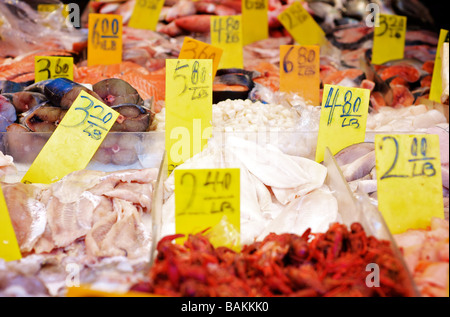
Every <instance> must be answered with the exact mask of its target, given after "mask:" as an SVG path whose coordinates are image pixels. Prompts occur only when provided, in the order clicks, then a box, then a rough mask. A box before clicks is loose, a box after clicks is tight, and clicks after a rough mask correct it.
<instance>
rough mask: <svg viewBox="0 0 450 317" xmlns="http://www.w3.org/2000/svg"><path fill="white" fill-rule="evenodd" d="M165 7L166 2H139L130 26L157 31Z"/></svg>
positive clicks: (151, 0) (141, 0)
mask: <svg viewBox="0 0 450 317" xmlns="http://www.w3.org/2000/svg"><path fill="white" fill-rule="evenodd" d="M163 5H164V0H137V1H136V4H135V5H134V9H133V13H132V14H131V18H130V22H129V23H128V26H129V27H132V28H136V29H147V30H152V31H156V25H157V24H158V19H159V14H160V12H161V9H162V7H163Z"/></svg>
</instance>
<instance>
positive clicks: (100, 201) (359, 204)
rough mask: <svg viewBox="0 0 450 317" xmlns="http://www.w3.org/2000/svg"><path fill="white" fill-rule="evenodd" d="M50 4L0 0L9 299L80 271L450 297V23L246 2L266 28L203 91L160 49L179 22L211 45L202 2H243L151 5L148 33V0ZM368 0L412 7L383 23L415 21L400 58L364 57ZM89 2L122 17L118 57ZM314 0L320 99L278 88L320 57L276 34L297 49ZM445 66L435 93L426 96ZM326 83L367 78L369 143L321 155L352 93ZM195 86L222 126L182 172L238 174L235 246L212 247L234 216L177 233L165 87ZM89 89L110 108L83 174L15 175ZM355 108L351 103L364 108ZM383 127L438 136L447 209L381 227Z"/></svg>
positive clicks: (142, 286) (166, 283) (96, 279)
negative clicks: (99, 51) (101, 59)
mask: <svg viewBox="0 0 450 317" xmlns="http://www.w3.org/2000/svg"><path fill="white" fill-rule="evenodd" d="M46 2H47V3H52V4H54V5H55V6H54V7H52V9H48V10H49V12H43V11H42V8H41V9H38V5H39V4H40V3H39V1H3V0H0V182H1V183H0V184H1V190H2V192H3V196H4V201H5V204H4V206H5V207H4V208H3V207H2V208H3V209H2V212H4V213H6V214H7V215H9V218H10V220H11V224H12V226H13V228H14V232H15V235H16V239H17V243H18V246H19V248H20V252H21V255H22V258H21V259H17V260H14V261H5V260H3V259H2V258H1V257H0V296H66V295H67V294H68V288H70V287H73V286H75V287H77V285H79V284H80V283H81V284H83V285H84V286H86V285H88V286H89V287H92V289H97V290H101V291H105V292H124V293H126V292H130V294H135V293H134V292H136V291H137V292H142V293H143V294H149V295H163V296H181V297H185V296H186V297H187V296H216V297H217V296H218V297H222V296H232V297H235V296H236V297H237V296H252V297H253V296H258V297H259V296H263V297H264V296H267V297H269V296H292V297H308V296H324V297H327V296H337V297H356V296H368V297H372V296H373V297H379V296H387V297H391V296H395V297H397V296H436V297H442V296H448V283H447V284H445V283H443V282H442V281H446V280H447V282H448V276H449V273H448V196H449V174H448V146H449V136H448V129H449V116H448V35H447V40H446V39H445V37H443V35H442V34H444V33H441V36H440V34H439V31H440V28H439V26H436V25H435V21H434V19H433V16H432V14H431V13H430V12H429V11H428V8H427V7H426V5H424V4H423V3H422V2H420V1H419V0H409V1H408V0H405V1H382V0H374V1H314V0H307V1H303V2H301V4H299V2H297V1H294V0H269V1H267V3H268V7H267V8H266V7H264V1H261V3H260V2H259V1H255V3H257V5H256V4H253V2H252V6H255V7H258V6H259V5H261V6H262V7H263V9H264V10H267V19H268V21H267V22H268V34H269V36H268V37H267V38H265V39H261V40H258V41H255V42H252V43H249V44H246V45H244V46H243V47H242V52H243V56H242V59H243V65H242V66H241V67H235V68H223V69H218V71H217V73H216V74H213V76H212V78H213V85H212V87H210V88H211V91H210V92H209V90H207V91H206V92H203V91H202V92H201V94H200V93H198V91H199V90H197V89H205V87H202V86H199V87H197V88H195V87H194V86H193V87H190V86H189V85H188V83H192V84H198V83H199V82H200V83H203V82H202V80H204V78H205V76H206V75H205V74H204V73H202V69H200V68H196V66H195V63H194V64H193V65H194V66H193V67H192V71H191V72H190V73H189V76H187V75H186V73H182V72H178V73H177V71H179V70H180V69H183V68H184V66H180V65H181V64H176V67H175V71H174V72H173V73H170V74H169V73H166V72H167V69H169V67H167V68H166V61H167V60H169V59H170V60H178V61H180V60H181V59H178V57H179V54H180V51H181V50H182V48H183V42H184V39H185V38H186V37H190V38H193V39H195V40H198V41H202V42H204V43H210V41H211V32H212V29H211V28H212V24H211V17H213V16H224V17H225V16H241V15H242V11H243V10H242V6H243V5H245V3H246V0H242V1H241V0H200V1H191V0H164V1H163V3H164V4H163V5H162V9H160V11H158V10H159V8H158V7H156V6H155V7H151V6H149V7H148V8H145V9H146V10H147V9H148V10H156V11H152V12H153V13H152V17H153V16H154V17H157V16H159V19H157V21H156V20H155V21H154V22H155V25H156V27H155V28H154V29H145V28H144V27H142V28H140V27H136V20H134V21H133V15H134V14H136V13H135V12H136V11H135V10H136V8H138V9H139V8H140V7H139V6H142V3H143V2H142V1H134V0H128V1H125V0H117V1H90V2H89V3H88V4H87V6H86V8H85V10H84V11H83V12H81V13H80V16H79V17H78V18H79V20H80V23H81V25H80V26H79V27H74V26H73V25H69V24H70V23H69V22H68V20H67V18H66V16H65V15H64V12H65V10H66V7H63V6H62V5H61V2H60V1H57V0H50V1H46ZM64 3H66V2H64ZM145 3H147V2H145ZM293 4H295V5H300V6H301V8H302V10H303V9H304V10H305V12H306V13H303V11H299V12H300V13H298V15H297V16H290V19H293V18H296V19H297V18H298V21H297V22H296V21H293V20H291V21H290V22H291V25H290V27H289V28H287V27H286V21H285V20H284V19H283V21H281V16H280V14H282V13H283V12H287V11H286V10H287V9H288V8H290V7H291V5H293ZM373 6H375V7H376V8H377V9H379V10H380V12H381V13H382V14H387V15H392V16H402V17H406V18H407V24H406V26H405V25H403V27H405V32H404V34H400V32H401V31H400V28H398V29H389V28H390V24H389V23H387V21H384V20H383V23H382V26H385V27H386V28H385V30H384V32H382V33H383V34H384V33H389V32H391V33H392V34H395V37H396V38H397V39H398V38H400V37H401V36H400V35H402V36H404V38H405V40H404V43H401V44H404V50H403V51H402V55H403V57H402V58H399V59H397V58H396V59H390V60H388V61H387V62H383V63H374V62H373V61H374V55H379V52H377V48H375V47H374V38H375V37H377V36H380V33H379V27H377V26H376V25H375V24H376V23H374V22H376V19H375V15H374V13H373V11H370V10H368V8H373ZM252 8H253V7H252ZM141 9H142V8H141ZM142 10H143V9H142ZM246 10H247V8H246ZM94 13H95V14H106V15H118V16H120V17H121V18H122V22H123V25H121V30H122V37H121V41H122V46H121V50H122V54H121V55H122V57H121V62H120V63H114V64H110V63H107V62H105V63H104V64H96V65H91V64H89V63H88V50H89V47H90V45H93V44H92V43H93V41H94V39H95V36H99V35H98V34H99V33H96V35H94V36H93V35H92V34H91V33H89V32H91V29H92V25H89V22H88V21H89V14H94ZM304 14H308V15H309V16H310V17H312V19H313V21H315V23H317V25H318V27H319V30H320V34H322V32H323V34H325V36H324V37H323V38H322V40H321V42H320V43H311V44H314V45H319V46H318V49H317V52H319V51H320V58H318V59H317V62H318V66H317V67H318V68H317V69H319V68H320V71H318V74H316V75H317V76H318V77H319V78H320V85H319V86H318V87H317V95H319V96H320V102H319V103H317V102H316V101H315V102H312V101H311V100H308V98H305V96H302V95H299V94H298V93H296V92H292V91H283V85H282V84H280V76H281V73H282V72H283V71H284V72H287V71H289V70H290V69H293V68H294V67H293V65H294V63H296V64H298V65H297V66H298V67H299V69H302V70H304V69H306V68H307V66H305V65H306V64H302V63H304V62H305V61H307V60H309V62H312V61H313V60H314V58H310V57H311V56H307V55H302V53H301V51H300V50H299V51H298V54H297V53H293V52H294V51H289V52H290V55H289V54H284V53H283V54H284V55H281V54H280V46H281V45H295V46H297V45H298V41H297V40H296V39H298V37H296V36H294V34H293V32H294V31H295V30H294V26H296V27H298V25H301V24H302V23H303V22H304V21H305V20H306V18H305V16H304ZM136 16H137V15H135V16H134V18H136ZM309 16H308V18H309ZM371 18H372V19H371ZM104 21H108V20H103V23H99V24H98V25H96V26H98V27H99V28H97V29H96V32H103V31H105V30H109V28H110V27H111V30H112V31H113V33H114V26H113V25H112V24H111V25H109V24H108V23H106V24H105V22H104ZM130 21H131V22H130ZM281 22H283V23H281ZM242 23H243V27H247V28H248V27H249V25H250V24H252V23H249V21H243V22H242ZM295 23H297V25H296V24H295ZM138 25H139V26H140V24H138ZM143 25H144V24H142V26H143ZM88 27H91V28H90V31H88ZM102 28H103V29H102ZM231 29H232V27H231V26H229V25H227V26H226V27H224V28H219V30H218V31H219V32H222V31H223V32H231V31H230V30H231ZM215 31H217V30H215ZM297 31H298V29H297ZM444 31H445V30H442V31H441V32H444ZM105 32H106V31H105ZM247 32H248V29H247ZM298 32H299V31H298ZM302 32H305V30H303V31H302ZM311 32H315V31H313V30H312V29H311ZM395 32H398V33H395ZM447 32H448V31H447ZM102 34H103V33H102ZM105 34H106V33H105ZM223 34H225V33H223ZM230 34H231V33H229V34H228V36H229V37H228V39H229V40H235V39H236V38H239V41H241V40H243V39H242V38H240V36H243V35H242V34H243V33H242V34H239V35H237V34H234V35H233V36H231V35H230ZM313 35H317V34H313ZM104 36H105V37H104V38H106V39H109V38H114V36H115V33H114V34H113V35H104ZM319 37H320V36H319ZM445 41H447V42H445ZM305 45H309V44H305ZM438 47H442V51H441V52H439V55H440V56H441V57H442V69H440V70H439V73H437V71H436V67H435V63H436V56H437V52H438ZM102 48H103V49H105V50H108V47H106V46H104V47H102ZM196 48H197V47H196V46H193V47H191V48H188V51H189V50H190V51H192V52H194V53H195V54H197V55H196V56H199V57H198V60H200V59H202V58H205V59H207V58H211V56H209V57H208V54H207V53H206V49H203V50H202V51H198V52H197V51H196ZM109 49H113V48H111V47H110V48H109ZM185 49H186V48H185ZM36 56H54V57H69V58H73V78H70V79H68V78H62V77H61V78H48V79H46V80H42V81H35V78H36V76H35V72H41V73H47V72H48V74H49V75H50V73H51V71H50V68H49V65H47V66H46V67H44V68H42V65H40V67H41V68H40V69H37V68H36V67H37V66H36V65H37V64H36V61H35V57H36ZM174 62H176V61H174ZM440 62H441V61H439V63H440ZM49 63H50V62H49ZM58 63H59V62H58ZM174 65H175V64H174ZM436 65H440V64H436ZM57 67H61V65H60V64H58V65H57ZM308 70H309V71H311V70H310V69H309V68H308ZM305 74H307V71H305V72H304V73H301V72H300V71H299V74H298V76H306V75H305ZM167 76H171V77H173V78H170V79H173V80H174V81H176V82H177V83H181V84H182V83H183V82H184V90H182V91H181V90H180V91H176V89H178V88H177V87H175V86H170V87H169V88H168V86H167V85H166V83H167V82H168V81H167V80H166V78H168V77H167ZM436 76H438V78H439V85H440V86H442V87H439V88H440V89H441V88H442V95H441V96H439V100H434V99H433V100H431V97H430V91H431V89H432V86H433V84H434V85H435V84H436V81H435V82H434V83H433V81H434V80H435V78H436ZM329 85H334V86H333V87H345V88H358V89H364V90H366V91H368V93H367V100H364V101H363V102H367V103H368V109H369V110H368V113H367V124H366V125H365V126H366V129H365V130H364V131H362V132H363V133H365V140H364V142H363V143H358V144H353V145H351V146H349V147H346V148H343V149H342V150H340V151H338V152H337V153H331V154H333V155H332V156H330V155H329V153H328V152H327V154H326V155H325V157H326V159H325V160H324V161H321V160H320V161H315V154H316V151H317V147H318V142H317V139H318V134H319V130H320V128H321V124H320V116H321V108H332V109H333V111H335V113H336V112H337V111H341V110H338V109H339V107H341V108H342V115H343V116H350V117H351V114H350V110H351V108H349V109H348V110H347V109H346V105H347V103H348V104H350V102H349V100H351V97H348V96H349V95H348V93H350V94H351V92H350V90H345V91H348V92H345V93H344V94H345V99H344V100H345V104H343V105H336V100H337V98H338V93H336V97H335V98H334V104H333V100H332V98H331V97H330V96H331V95H332V93H330V95H328V99H327V96H326V95H325V96H324V94H328V91H329V90H327V88H328V87H329ZM180 87H183V86H182V85H181V86H180ZM434 87H435V86H433V89H434ZM208 89H209V88H208ZM187 90H189V91H193V93H194V94H193V95H192V96H193V97H192V99H193V100H194V99H195V98H202V96H205V95H207V94H208V93H211V99H212V104H211V105H210V106H211V109H208V111H209V110H211V113H212V120H211V122H210V123H211V129H210V130H208V131H206V132H205V131H196V130H195V127H194V128H193V130H192V131H194V132H193V133H194V134H195V135H194V137H199V136H200V137H201V138H202V140H205V139H206V138H207V139H208V143H207V145H206V146H205V147H203V148H201V151H198V154H195V155H190V156H189V157H188V158H186V159H183V161H181V162H179V165H177V166H173V167H174V170H175V171H180V170H181V171H189V170H195V169H225V168H238V169H239V175H240V177H239V186H240V187H239V190H238V192H240V197H239V198H240V208H239V213H240V228H239V230H240V232H239V233H238V234H239V239H238V240H239V241H240V244H239V245H235V246H234V248H231V247H229V246H217V245H215V242H213V240H214V241H216V240H215V239H214V238H215V237H214V234H217V232H222V233H223V232H224V231H226V229H227V228H228V227H227V224H226V218H224V219H223V221H224V222H222V223H221V224H218V225H217V224H211V225H209V226H207V225H205V226H204V228H202V230H201V232H194V233H192V234H190V235H186V238H187V240H186V241H185V242H184V244H178V243H176V242H175V240H176V238H178V237H179V234H180V233H179V232H176V230H175V228H176V226H175V223H176V221H177V212H176V210H177V209H176V204H175V201H176V189H175V188H176V187H175V183H176V182H175V173H174V172H173V173H170V174H169V173H168V167H167V155H169V156H170V155H172V154H173V152H175V150H173V149H172V150H171V149H168V148H166V147H167V146H166V143H165V141H166V142H167V136H168V135H170V136H172V135H175V134H176V133H179V132H174V131H173V130H170V129H171V128H170V127H171V125H170V124H166V122H167V120H168V117H169V115H167V116H166V114H167V112H166V100H167V97H168V96H169V97H176V96H177V95H182V94H184V93H185V92H186V91H187ZM331 91H332V90H331ZM80 92H84V93H87V94H88V95H89V96H90V97H92V98H95V99H96V100H98V101H99V102H102V103H103V104H105V105H106V106H107V107H110V108H111V109H113V110H115V111H117V112H118V114H119V116H118V118H117V120H116V121H115V123H114V124H113V126H112V128H111V130H110V131H109V132H108V133H107V135H106V137H105V138H104V140H103V141H102V143H101V144H100V145H99V147H98V150H96V153H95V155H94V156H93V157H92V159H91V161H90V162H89V164H88V165H87V167H86V168H85V169H82V170H75V171H72V172H71V173H69V174H67V175H66V176H65V177H63V178H62V179H60V180H58V181H56V182H53V183H50V184H40V183H29V182H28V181H25V182H24V180H23V179H22V177H23V175H24V174H25V173H26V172H27V170H28V169H29V168H30V166H31V164H32V163H33V162H34V160H35V159H36V157H37V156H38V154H39V153H40V152H41V150H42V149H43V148H44V146H45V144H46V143H47V142H48V140H49V139H50V138H51V137H52V135H53V134H54V132H55V131H56V129H57V128H58V126H60V123H61V120H63V118H64V117H65V115H66V113H67V111H68V109H70V108H71V107H72V105H73V103H74V101H75V100H76V98H77V97H79V96H80ZM195 92H197V93H198V94H197V95H196V94H195ZM324 92H325V93H324ZM350 96H351V95H350ZM341 97H342V96H341ZM359 99H360V100H359V102H361V98H359ZM332 104H333V105H332ZM360 104H361V103H360ZM360 104H359V105H360ZM359 105H358V103H357V102H356V103H354V104H353V111H355V112H356V110H357V107H359ZM96 107H99V106H93V107H92V109H91V108H89V109H87V108H84V109H83V108H80V106H78V110H81V112H80V113H85V114H86V117H85V118H84V119H83V120H84V121H83V122H86V121H88V120H91V118H93V117H95V118H97V119H98V118H100V117H96V116H97V114H94V113H92V112H88V110H89V111H91V110H93V109H96ZM186 108H187V109H189V105H186ZM187 111H189V110H187ZM191 111H192V109H191ZM346 111H347V112H346ZM193 112H195V111H193ZM169 113H170V112H169ZM176 115H177V116H179V117H180V118H182V117H183V115H184V114H183V113H177V114H176ZM191 115H192V113H191ZM99 116H100V115H99ZM172 116H173V114H172ZM335 116H336V115H335ZM341 117H342V116H341ZM102 118H103V121H107V120H106V119H105V118H106V117H102ZM330 118H331V115H330ZM169 120H170V118H169ZM89 123H90V124H91V126H94V127H95V125H94V124H93V123H92V121H89ZM358 126H359V125H358ZM167 127H169V128H167ZM166 128H167V129H168V130H167V129H166ZM98 129H99V130H98V131H100V130H101V128H98ZM192 131H191V130H189V131H188V133H189V132H192ZM84 132H86V131H84ZM86 133H89V135H90V136H91V135H92V136H93V137H94V138H95V137H97V136H98V135H99V134H95V133H92V134H91V133H90V132H86ZM96 133H100V132H96ZM183 133H184V132H183ZM183 133H179V136H183V137H184V135H183ZM378 134H420V135H427V134H433V135H434V134H437V135H438V136H439V146H440V162H441V165H440V170H441V172H442V198H443V205H444V210H443V213H442V214H443V217H442V219H441V218H432V219H429V226H428V227H426V228H419V229H417V228H410V229H409V230H407V231H406V232H404V233H401V234H395V235H391V234H390V232H389V230H388V229H387V226H386V224H385V222H384V220H383V217H382V216H381V213H379V210H378V207H379V206H378V198H379V197H378V196H377V195H378V193H377V185H378V184H377V176H376V166H375V165H376V162H375V138H376V135H378ZM70 142H72V141H68V142H67V144H66V145H68V146H70ZM179 143H180V144H181V142H179ZM320 145H321V144H319V147H320ZM178 146H179V145H178ZM194 147H195V145H194ZM180 148H181V149H182V148H183V147H182V146H181V147H179V148H178V149H180ZM177 151H178V150H177ZM189 151H191V149H189ZM194 152H195V149H194ZM177 154H180V153H177ZM55 155H58V154H57V153H55ZM181 156H183V155H181ZM169 161H170V160H169ZM334 162H335V163H336V164H335V163H334ZM49 168H51V167H49ZM216 182H217V180H216ZM208 185H209V184H208ZM222 185H223V184H222ZM205 186H206V185H205ZM439 197H440V196H439ZM399 199H401V197H399ZM439 212H440V211H439ZM193 221H195V220H193ZM228 225H229V224H228ZM0 228H2V227H1V225H0ZM211 228H212V229H211ZM375 228H378V230H381V231H378V230H376V229H375ZM228 229H229V228H228ZM214 232H215V233H214ZM234 234H236V233H234ZM0 248H1V246H0ZM1 254H2V253H1V252H0V255H1ZM370 263H376V264H377V265H378V266H379V268H380V276H379V278H380V280H379V281H380V283H381V287H369V286H368V284H367V279H366V277H367V275H368V271H367V270H366V266H367V265H368V264H370ZM106 294H107V293H106Z"/></svg>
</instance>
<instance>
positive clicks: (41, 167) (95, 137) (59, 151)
mask: <svg viewBox="0 0 450 317" xmlns="http://www.w3.org/2000/svg"><path fill="white" fill-rule="evenodd" d="M118 116H119V113H118V112H116V111H114V110H113V109H111V108H110V107H108V106H107V105H105V104H104V103H102V102H101V101H99V100H97V99H96V98H94V97H92V96H91V95H89V94H88V93H86V92H85V91H81V92H80V94H79V95H78V97H77V99H75V101H74V103H73V104H72V106H71V107H70V108H69V110H68V111H67V113H66V115H65V116H64V118H63V119H62V120H61V123H60V124H59V125H58V127H57V128H56V130H55V131H54V132H53V134H52V135H51V137H50V139H49V140H48V141H47V143H46V144H45V145H44V147H43V148H42V150H41V152H40V153H39V155H38V156H37V157H36V159H35V160H34V162H33V163H32V164H31V166H30V168H29V170H28V172H27V173H26V174H25V176H24V177H23V179H22V182H24V183H42V184H50V183H53V182H55V181H58V180H59V179H61V178H62V177H64V176H66V175H67V174H69V173H71V172H74V171H78V170H82V169H84V168H86V166H87V165H88V164H89V162H90V160H91V158H92V157H93V156H94V154H95V152H96V151H97V149H98V147H99V146H100V144H101V143H102V141H103V139H104V138H105V137H106V134H107V133H108V132H109V130H110V129H111V127H112V126H113V124H114V122H116V119H117V118H118Z"/></svg>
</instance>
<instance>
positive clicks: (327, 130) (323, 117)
mask: <svg viewBox="0 0 450 317" xmlns="http://www.w3.org/2000/svg"><path fill="white" fill-rule="evenodd" d="M369 98H370V90H368V89H362V88H349V87H341V86H335V85H325V87H324V89H323V99H322V109H321V111H320V122H319V136H318V139H317V149H316V162H322V161H323V159H324V155H325V148H326V147H328V148H329V149H330V151H331V153H332V154H333V155H334V154H336V153H337V152H339V151H340V150H342V149H343V148H345V147H347V146H350V145H352V144H356V143H361V142H364V139H365V137H366V123H367V114H368V111H369Z"/></svg>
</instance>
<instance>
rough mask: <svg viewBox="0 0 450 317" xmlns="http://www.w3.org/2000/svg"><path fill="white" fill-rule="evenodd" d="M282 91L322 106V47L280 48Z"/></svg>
mask: <svg viewBox="0 0 450 317" xmlns="http://www.w3.org/2000/svg"><path fill="white" fill-rule="evenodd" d="M280 91H283V92H294V93H296V94H298V95H299V96H302V97H303V98H305V100H309V101H311V102H312V104H313V105H315V106H318V105H319V104H320V47H319V46H299V45H281V46H280Z"/></svg>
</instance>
